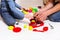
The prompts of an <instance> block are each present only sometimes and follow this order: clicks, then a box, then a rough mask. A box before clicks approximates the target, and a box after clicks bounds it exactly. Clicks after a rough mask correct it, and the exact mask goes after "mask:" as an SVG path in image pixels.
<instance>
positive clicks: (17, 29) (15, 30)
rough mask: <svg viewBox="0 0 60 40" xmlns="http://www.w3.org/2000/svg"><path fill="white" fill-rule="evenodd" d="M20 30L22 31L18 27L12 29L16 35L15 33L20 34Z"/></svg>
mask: <svg viewBox="0 0 60 40" xmlns="http://www.w3.org/2000/svg"><path fill="white" fill-rule="evenodd" d="M21 30H22V29H21V28H20V27H15V28H14V29H13V32H16V33H17V32H21Z"/></svg>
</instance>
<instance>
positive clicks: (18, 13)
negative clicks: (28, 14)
mask: <svg viewBox="0 0 60 40" xmlns="http://www.w3.org/2000/svg"><path fill="white" fill-rule="evenodd" d="M7 3H8V5H9V8H10V10H11V11H12V12H13V13H10V14H12V15H13V16H14V17H15V18H17V19H22V18H24V14H23V13H22V12H21V11H19V10H17V9H16V7H17V5H16V3H15V2H14V1H13V0H8V1H7Z"/></svg>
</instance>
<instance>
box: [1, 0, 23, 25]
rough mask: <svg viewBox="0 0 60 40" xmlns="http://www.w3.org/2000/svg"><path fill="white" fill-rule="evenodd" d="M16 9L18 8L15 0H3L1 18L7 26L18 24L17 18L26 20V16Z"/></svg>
mask: <svg viewBox="0 0 60 40" xmlns="http://www.w3.org/2000/svg"><path fill="white" fill-rule="evenodd" d="M16 7H17V8H18V6H16V4H15V2H14V1H13V0H1V10H2V13H1V16H2V18H3V20H4V22H5V23H6V24H7V25H14V24H15V22H16V20H15V18H17V19H23V18H24V14H23V13H22V12H20V11H18V10H17V9H16ZM10 9H11V10H10ZM14 17H15V18H14Z"/></svg>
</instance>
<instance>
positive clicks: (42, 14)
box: [36, 12, 48, 21]
mask: <svg viewBox="0 0 60 40" xmlns="http://www.w3.org/2000/svg"><path fill="white" fill-rule="evenodd" d="M47 16H48V12H43V13H41V15H38V16H36V20H37V21H38V20H40V21H44V20H46V19H47Z"/></svg>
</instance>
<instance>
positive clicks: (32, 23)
mask: <svg viewBox="0 0 60 40" xmlns="http://www.w3.org/2000/svg"><path fill="white" fill-rule="evenodd" d="M29 26H32V27H33V28H36V27H37V24H36V23H35V22H31V23H30V24H29Z"/></svg>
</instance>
